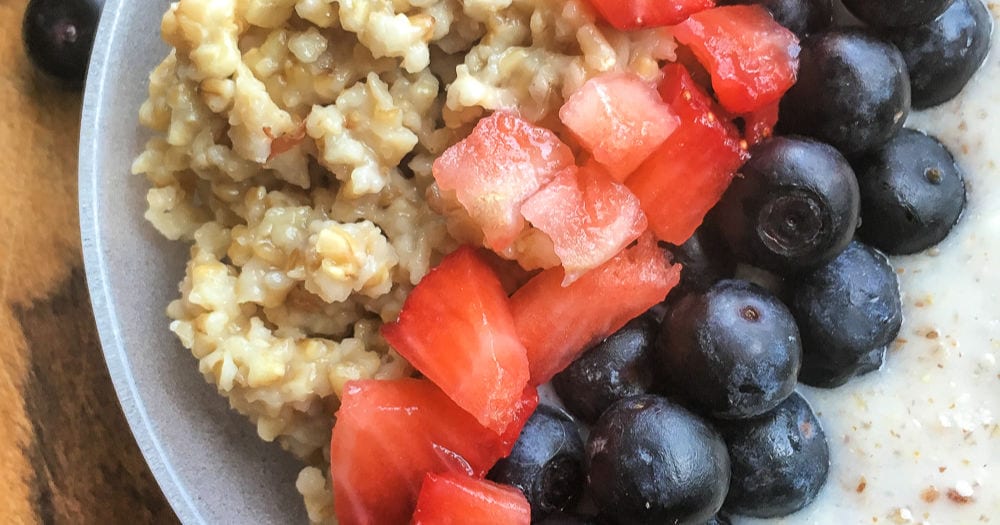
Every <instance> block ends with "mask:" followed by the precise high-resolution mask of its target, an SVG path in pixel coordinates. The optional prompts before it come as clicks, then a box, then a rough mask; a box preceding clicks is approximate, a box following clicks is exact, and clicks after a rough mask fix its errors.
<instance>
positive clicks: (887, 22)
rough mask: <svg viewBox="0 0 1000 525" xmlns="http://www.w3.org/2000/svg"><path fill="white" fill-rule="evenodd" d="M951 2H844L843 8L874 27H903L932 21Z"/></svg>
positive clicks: (864, 0) (937, 0) (944, 0)
mask: <svg viewBox="0 0 1000 525" xmlns="http://www.w3.org/2000/svg"><path fill="white" fill-rule="evenodd" d="M951 2H952V0H844V7H846V8H847V9H848V10H850V11H851V13H852V14H853V15H854V16H856V17H858V18H859V19H861V21H862V22H865V23H866V24H868V25H870V26H874V27H903V26H912V25H918V24H923V23H926V22H930V21H931V20H934V17H936V16H938V15H939V14H941V12H942V11H944V10H945V8H947V7H948V4H950V3H951Z"/></svg>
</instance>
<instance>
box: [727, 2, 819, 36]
mask: <svg viewBox="0 0 1000 525" xmlns="http://www.w3.org/2000/svg"><path fill="white" fill-rule="evenodd" d="M735 4H743V5H748V4H760V5H762V6H764V7H766V8H767V10H768V11H770V12H771V15H772V16H774V19H775V20H776V21H777V22H778V23H779V24H781V25H783V26H785V27H787V28H788V29H789V30H791V31H792V32H793V33H795V34H797V35H799V36H800V37H801V36H805V35H808V34H810V33H815V32H817V31H822V30H824V29H826V28H828V27H830V26H831V25H832V24H833V6H832V5H831V4H832V2H831V1H830V0H726V1H723V2H719V5H735Z"/></svg>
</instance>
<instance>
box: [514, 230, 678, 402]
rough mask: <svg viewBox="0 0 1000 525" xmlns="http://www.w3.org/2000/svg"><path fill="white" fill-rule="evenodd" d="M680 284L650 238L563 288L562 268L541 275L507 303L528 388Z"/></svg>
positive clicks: (558, 370)
mask: <svg viewBox="0 0 1000 525" xmlns="http://www.w3.org/2000/svg"><path fill="white" fill-rule="evenodd" d="M679 279H680V265H671V264H670V262H669V260H668V258H667V255H666V253H665V252H664V251H663V250H662V249H661V248H660V247H659V246H657V244H656V240H655V239H653V237H652V236H651V235H643V236H642V237H640V238H639V241H638V243H637V244H636V245H634V246H631V247H629V248H626V249H625V250H623V251H622V252H621V253H619V254H618V255H617V256H615V258H613V259H611V260H610V261H608V262H607V263H605V264H604V265H602V266H600V267H598V268H595V269H593V270H591V271H589V272H587V273H586V274H584V275H583V276H582V277H580V278H579V279H577V281H576V282H574V283H573V284H571V285H569V286H566V287H564V286H563V285H562V281H563V271H562V269H561V268H553V269H551V270H545V271H543V272H542V273H540V274H538V275H537V276H535V277H534V278H533V279H532V280H530V281H528V284H526V285H524V287H522V288H521V289H520V290H518V291H517V292H516V293H515V294H514V295H513V297H511V309H512V311H513V313H514V324H515V326H517V333H518V334H519V335H520V336H521V341H522V342H523V343H524V346H525V348H526V349H527V350H528V364H529V366H530V368H531V383H532V384H535V385H539V384H542V383H545V382H547V381H548V380H549V379H551V378H552V376H554V375H555V374H557V373H559V372H560V371H562V370H563V369H564V368H566V367H567V366H568V365H569V364H570V363H571V362H573V360H575V359H576V358H577V357H579V355H580V354H581V353H582V352H583V351H584V350H586V349H587V348H588V347H589V346H590V345H592V344H593V343H596V342H597V341H600V340H602V339H604V338H606V337H608V336H609V335H611V334H613V333H614V332H615V331H617V330H618V329H619V328H621V327H622V326H625V323H627V322H628V321H630V320H631V319H634V318H635V317H638V316H639V315H640V314H642V313H643V312H645V311H646V310H648V309H649V308H650V307H652V306H653V305H655V304H657V303H659V302H661V301H663V299H664V298H665V297H666V296H667V293H668V292H669V291H670V289H671V288H673V287H674V286H675V285H676V284H677V281H678V280H679Z"/></svg>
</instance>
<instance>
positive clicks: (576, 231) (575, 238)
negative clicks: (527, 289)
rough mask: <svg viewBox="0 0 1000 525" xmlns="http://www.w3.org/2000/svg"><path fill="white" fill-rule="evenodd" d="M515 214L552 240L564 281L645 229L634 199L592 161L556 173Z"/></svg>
mask: <svg viewBox="0 0 1000 525" xmlns="http://www.w3.org/2000/svg"><path fill="white" fill-rule="evenodd" d="M521 213H523V214H524V218H526V219H528V221H530V222H531V224H532V225H533V226H534V227H535V228H538V229H539V230H541V231H542V232H544V233H545V234H546V235H548V236H549V238H551V239H552V244H553V246H554V248H555V252H556V255H558V256H559V260H560V261H561V262H562V265H563V269H564V270H565V280H564V281H563V285H564V286H565V285H568V284H569V283H571V282H573V281H575V280H576V279H578V278H579V277H580V276H581V275H583V274H584V273H586V272H587V271H588V270H591V269H592V268H596V267H598V266H600V265H602V264H604V263H605V262H607V261H608V260H610V259H611V258H612V257H614V256H615V254H617V253H618V252H620V251H621V250H622V248H624V247H625V246H627V245H628V244H629V243H631V242H632V241H634V240H635V239H637V238H638V237H639V235H640V234H642V232H644V231H646V217H645V215H643V213H642V209H641V208H640V206H639V199H637V198H636V196H635V195H633V194H632V192H631V191H629V190H628V188H626V187H625V186H623V185H621V184H619V183H617V182H615V181H614V180H612V178H611V176H610V175H608V174H607V172H605V171H604V168H603V167H601V166H600V165H599V164H596V163H591V164H590V165H588V166H586V167H583V168H580V169H576V168H571V169H568V170H565V171H563V172H561V173H560V174H559V175H557V176H556V178H555V179H554V180H552V181H551V182H549V183H548V184H547V185H545V187H543V188H542V189H541V190H539V191H538V193H536V194H534V195H533V196H532V197H531V198H529V199H528V200H527V201H526V202H525V203H524V206H522V207H521Z"/></svg>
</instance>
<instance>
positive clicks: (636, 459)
mask: <svg viewBox="0 0 1000 525" xmlns="http://www.w3.org/2000/svg"><path fill="white" fill-rule="evenodd" d="M587 459H588V468H589V471H588V474H587V480H588V482H589V485H590V491H591V493H592V494H593V497H594V502H595V503H596V504H597V506H598V509H599V510H600V511H601V514H602V516H603V517H604V518H605V519H606V520H607V521H609V522H611V523H617V524H626V523H627V524H650V525H653V524H657V525H659V524H662V523H700V522H704V521H707V520H708V519H709V518H711V517H712V516H713V515H714V514H715V513H716V512H717V511H718V510H719V508H720V507H721V506H722V501H723V500H724V499H725V497H726V491H727V489H728V487H729V455H728V454H727V452H726V444H725V443H724V442H723V441H722V437H721V436H720V435H719V433H718V432H717V431H716V430H715V429H714V428H713V427H712V426H711V425H709V424H708V423H707V422H705V421H703V420H701V419H700V418H698V417H697V416H695V415H694V414H692V413H690V412H688V411H687V410H685V409H684V408H681V407H680V406H679V405H677V404H675V403H673V402H671V401H668V400H666V399H664V398H662V397H657V396H649V395H646V396H634V397H628V398H625V399H622V400H621V401H618V402H617V403H615V404H614V405H611V408H609V409H608V410H607V412H605V413H604V415H603V416H601V419H600V420H598V422H597V424H596V425H595V426H594V428H593V430H592V431H591V434H590V440H589V441H588V442H587Z"/></svg>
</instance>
